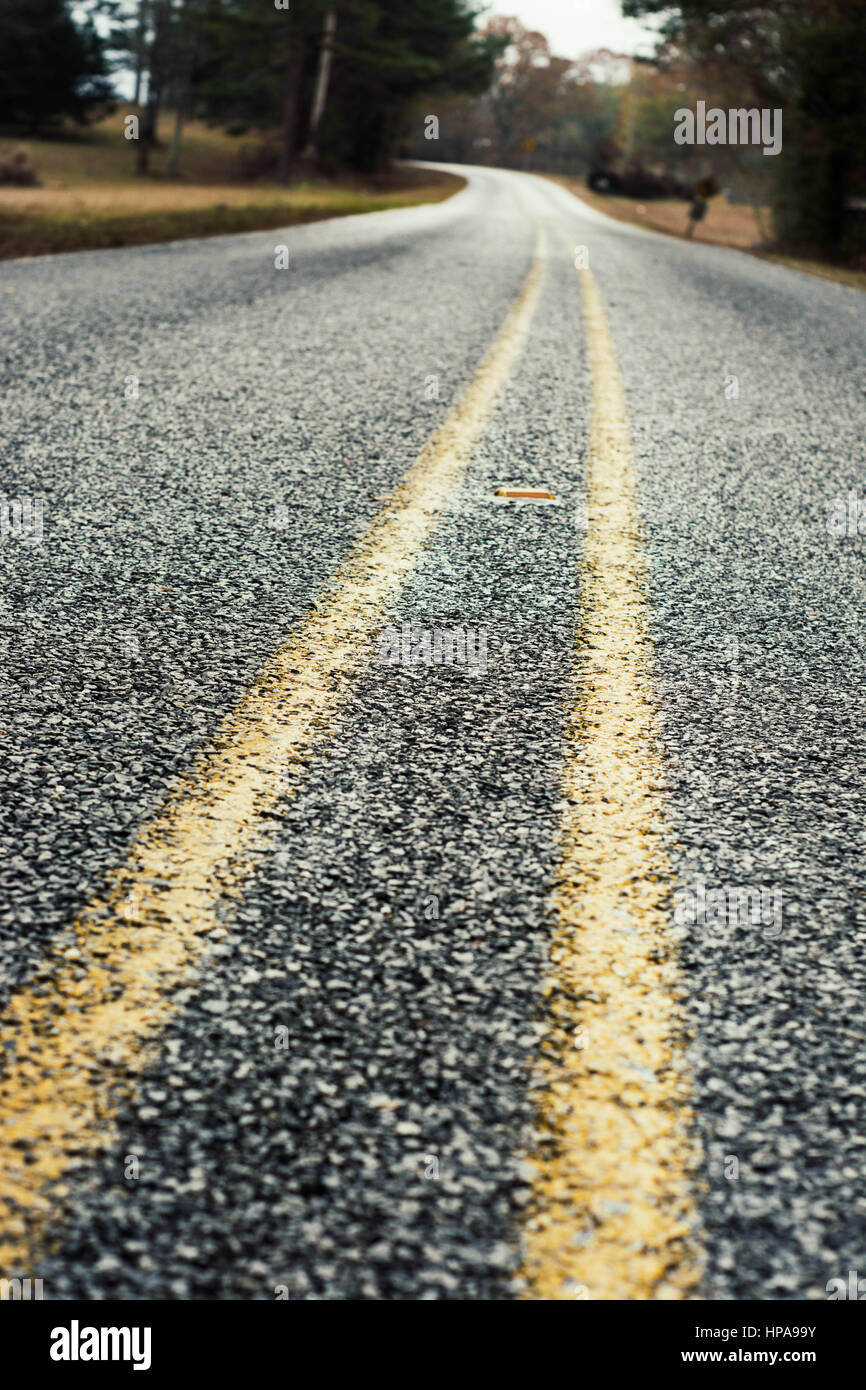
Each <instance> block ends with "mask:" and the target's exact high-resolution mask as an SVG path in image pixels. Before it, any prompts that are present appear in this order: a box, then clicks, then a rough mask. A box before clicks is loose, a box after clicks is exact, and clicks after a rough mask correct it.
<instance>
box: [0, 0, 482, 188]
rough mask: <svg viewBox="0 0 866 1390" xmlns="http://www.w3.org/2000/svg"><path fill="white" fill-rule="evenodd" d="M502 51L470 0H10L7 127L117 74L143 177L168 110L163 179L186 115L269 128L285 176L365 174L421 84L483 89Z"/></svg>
mask: <svg viewBox="0 0 866 1390" xmlns="http://www.w3.org/2000/svg"><path fill="white" fill-rule="evenodd" d="M73 10H74V13H75V17H73ZM496 52H497V45H496V43H495V41H493V40H492V39H491V37H490V36H485V35H482V34H479V33H478V31H477V30H476V26H475V13H474V11H473V10H472V9H471V8H470V7H469V5H468V4H467V3H465V0H339V3H338V4H335V3H332V2H331V0H303V2H302V3H300V0H294V2H293V3H290V0H79V3H77V4H75V5H74V6H73V0H3V4H2V6H0V124H2V125H5V126H16V127H22V128H24V129H27V130H31V131H40V130H44V129H45V128H46V127H47V126H49V125H51V123H52V122H57V121H59V120H61V119H62V118H64V117H72V118H73V119H76V120H83V119H85V118H86V115H87V112H88V110H94V109H96V108H98V107H99V105H100V103H105V102H107V101H109V100H110V99H111V97H112V81H111V75H112V72H116V71H117V70H118V69H124V70H126V72H127V73H130V74H132V75H133V77H132V80H133V81H134V87H135V90H134V93H133V98H134V101H135V103H136V104H140V106H141V117H140V130H139V132H138V140H137V146H136V152H137V159H138V167H139V170H140V172H141V173H146V172H147V171H148V168H149V164H150V157H151V154H152V151H153V148H154V145H155V142H156V141H157V139H158V138H160V118H161V116H163V115H164V114H165V113H166V112H167V111H168V110H169V109H170V111H171V116H172V122H173V124H172V132H171V137H170V139H171V150H170V159H169V172H175V171H176V170H177V168H178V165H179V151H180V142H181V137H182V130H183V124H184V121H185V120H187V119H189V118H190V117H191V116H195V117H196V118H198V119H203V120H206V121H210V122H214V123H215V124H219V125H221V126H223V127H224V128H227V129H229V130H231V131H233V132H235V133H238V134H240V133H242V132H243V131H244V130H246V129H255V130H268V131H273V132H275V133H276V135H275V139H274V141H273V145H272V149H273V165H274V167H273V169H270V170H267V172H272V173H275V174H276V176H277V177H278V178H280V179H282V180H285V181H288V180H289V179H290V178H291V177H292V175H293V172H294V171H295V169H296V165H297V164H298V162H299V161H301V160H303V159H304V158H305V157H307V158H308V159H315V160H316V161H317V162H318V164H319V165H320V166H322V167H325V168H327V167H328V166H334V167H342V168H348V169H353V170H358V171H360V172H365V173H369V172H373V171H375V170H379V169H381V168H383V167H384V166H385V165H386V164H387V162H388V161H389V159H390V157H391V155H392V154H393V153H394V150H395V148H396V146H397V144H398V142H399V140H400V137H401V135H402V134H403V131H404V129H405V122H406V117H407V112H408V111H409V109H410V108H411V106H412V103H413V101H414V100H415V98H416V97H417V96H418V94H419V92H421V91H423V92H425V93H427V94H429V96H430V97H431V98H435V97H436V96H437V95H441V94H444V93H446V92H480V91H482V90H483V89H484V88H485V87H486V86H487V84H488V83H489V81H490V78H491V75H492V70H493V60H494V58H495V55H496ZM262 172H266V170H265V169H263V170H262Z"/></svg>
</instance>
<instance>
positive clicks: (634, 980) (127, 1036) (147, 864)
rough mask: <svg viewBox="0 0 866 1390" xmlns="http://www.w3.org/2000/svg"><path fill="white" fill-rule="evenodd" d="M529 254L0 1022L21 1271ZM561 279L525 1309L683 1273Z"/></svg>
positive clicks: (246, 837) (653, 936)
mask: <svg viewBox="0 0 866 1390" xmlns="http://www.w3.org/2000/svg"><path fill="white" fill-rule="evenodd" d="M543 260H544V251H543V247H542V245H541V244H539V248H538V250H537V252H536V256H535V259H534V261H533V264H532V267H531V270H530V272H529V276H528V279H527V281H526V283H525V285H524V287H523V289H522V291H521V293H520V295H519V296H518V298H517V300H516V301H515V303H514V305H513V307H512V309H511V311H510V313H509V315H508V317H507V319H506V321H505V323H504V325H503V327H502V329H501V331H500V333H499V335H498V337H497V339H496V342H495V343H494V345H493V347H492V348H491V350H490V352H489V353H488V354H487V356H486V357H485V358H484V360H483V361H482V363H481V365H480V367H479V369H478V371H477V372H476V375H475V377H474V379H473V381H472V383H471V385H470V386H469V388H468V390H467V391H466V393H465V395H464V396H463V398H462V399H461V401H460V402H459V403H458V405H457V406H456V407H455V408H454V410H453V411H452V412H451V414H450V415H449V416H448V418H447V419H446V421H445V422H444V424H443V425H442V427H441V428H440V429H439V430H438V431H437V432H436V434H435V435H434V436H433V438H432V439H431V440H430V442H429V443H428V445H427V446H426V448H425V449H424V450H423V451H422V453H421V455H420V456H419V458H418V459H417V461H416V462H415V464H414V465H413V466H412V468H411V469H410V470H409V472H408V473H407V474H406V476H405V478H404V480H403V482H402V483H401V485H400V486H399V488H398V489H397V491H396V493H395V494H394V496H393V498H392V499H391V501H390V502H389V504H388V505H387V506H386V507H384V508H383V510H382V511H381V512H380V513H379V515H378V516H377V517H376V519H375V520H374V522H373V523H372V525H371V527H370V528H369V530H368V531H367V533H366V534H365V535H364V536H363V537H362V538H361V540H359V542H358V543H357V544H356V545H355V546H354V547H353V549H352V551H351V552H350V554H349V556H348V557H347V559H346V561H345V562H344V564H343V565H342V566H341V567H340V569H339V571H338V572H337V574H336V575H335V577H334V580H333V582H332V584H331V585H330V587H329V589H328V591H327V592H326V593H325V594H323V595H322V596H321V597H320V598H319V600H318V601H317V603H316V605H315V607H314V608H313V610H312V612H311V613H310V615H309V616H308V617H307V618H306V619H305V620H304V622H303V623H302V624H301V625H300V626H299V628H298V630H297V632H296V634H295V635H294V636H293V638H292V639H291V640H290V641H289V642H288V643H287V644H286V645H285V646H284V647H282V648H281V649H280V650H279V651H277V652H276V653H275V654H274V656H273V657H272V658H271V659H270V660H269V661H268V662H267V664H266V665H265V667H264V669H263V670H262V672H261V674H260V676H259V677H258V679H257V680H256V682H255V684H254V685H253V687H252V688H251V689H250V691H249V692H248V694H247V695H246V696H245V697H244V699H243V700H242V701H241V702H240V704H239V705H238V706H237V708H236V709H235V710H234V711H233V712H232V713H231V715H229V716H228V718H227V719H226V720H225V721H224V723H223V724H222V726H221V727H220V728H219V730H218V732H217V734H216V736H215V738H214V740H213V743H212V745H211V747H210V748H209V749H208V750H207V751H205V752H204V753H202V754H201V755H200V756H199V757H198V758H197V759H196V761H195V763H194V765H193V766H192V768H191V769H190V771H189V773H188V774H187V775H186V776H185V777H184V778H183V779H182V780H181V781H180V782H179V783H178V785H177V786H176V787H175V788H174V790H173V791H172V793H171V794H170V796H169V797H168V799H167V801H166V803H165V805H164V806H163V808H162V809H161V811H160V812H159V813H158V814H157V816H156V817H155V818H154V819H153V820H152V821H151V822H149V823H148V824H147V825H145V826H144V827H142V829H141V831H140V833H139V834H138V836H137V838H136V839H135V841H134V843H133V844H132V846H131V849H130V852H129V856H128V859H127V862H126V863H125V865H124V866H123V867H121V868H120V869H118V870H117V871H115V872H114V873H113V874H112V875H111V876H110V878H109V880H108V882H107V885H106V889H105V892H104V894H103V895H102V896H101V897H100V898H99V899H98V900H94V901H92V902H90V903H89V904H88V905H87V907H86V908H85V909H84V911H83V912H82V913H81V915H80V917H79V919H78V920H77V921H76V923H75V924H74V928H73V931H72V934H71V935H72V939H71V941H70V939H66V940H65V941H63V942H60V943H58V944H57V946H56V947H55V948H54V950H53V951H52V952H51V953H50V954H49V956H48V957H47V958H46V960H45V962H44V965H43V968H42V969H41V971H40V973H39V975H38V977H37V978H36V979H35V980H34V981H33V983H32V984H31V985H30V986H29V987H26V988H24V989H22V990H21V991H19V992H18V993H17V994H16V995H15V996H14V997H13V998H12V1000H11V1002H10V1004H9V1006H8V1008H7V1009H6V1011H5V1013H4V1015H3V1017H2V1019H0V1037H2V1040H3V1043H4V1045H5V1048H6V1051H7V1058H6V1064H5V1066H4V1068H3V1072H2V1076H0V1274H2V1275H4V1276H8V1275H9V1274H11V1273H13V1272H14V1271H15V1270H16V1269H18V1270H20V1271H21V1272H22V1273H27V1272H28V1271H29V1268H30V1266H31V1264H32V1262H33V1259H34V1256H35V1252H36V1251H37V1250H38V1248H39V1246H40V1244H41V1243H43V1242H44V1239H45V1235H46V1227H47V1226H48V1224H49V1223H50V1221H51V1220H52V1219H56V1218H57V1217H58V1215H59V1213H60V1212H61V1211H62V1207H63V1204H64V1201H65V1199H66V1197H67V1196H68V1190H67V1188H66V1186H65V1185H64V1183H63V1176H64V1172H65V1170H66V1168H67V1166H68V1164H69V1161H70V1159H71V1158H72V1157H73V1155H76V1154H80V1153H83V1152H90V1151H93V1150H95V1149H97V1148H99V1147H102V1146H108V1145H110V1144H112V1143H113V1142H114V1140H115V1132H114V1128H113V1117H114V1116H115V1114H116V1111H117V1108H118V1106H119V1105H120V1104H122V1103H123V1102H124V1101H125V1100H126V1099H128V1097H129V1096H130V1094H131V1093H132V1091H133V1089H134V1078H135V1076H136V1074H138V1073H140V1072H142V1071H143V1070H144V1069H145V1068H146V1067H147V1066H148V1065H149V1063H150V1061H151V1059H152V1058H153V1056H154V1055H155V1052H156V1049H157V1047H158V1042H159V1037H160V1034H161V1032H162V1030H163V1029H164V1027H165V1025H166V1023H167V1022H168V1019H169V1017H170V1015H171V1012H172V1007H173V1006H172V1004H171V1002H170V998H169V991H170V989H171V988H173V987H175V986H176V984H177V982H178V980H179V979H180V978H181V977H182V976H183V974H184V972H185V971H186V970H187V969H188V967H189V966H190V965H191V964H192V963H193V961H194V960H195V959H196V957H197V956H198V955H199V954H200V953H201V952H202V951H203V950H204V949H205V948H206V945H207V937H208V933H209V932H210V931H211V930H212V929H213V928H214V927H215V926H217V925H218V924H219V922H220V921H221V914H222V913H224V912H225V911H226V909H227V908H228V907H230V905H231V902H232V900H233V899H235V898H236V897H237V896H238V894H239V893H240V891H241V889H242V886H243V883H244V881H245V879H246V878H247V877H248V876H249V874H250V873H251V872H252V870H253V867H254V863H255V857H256V854H257V852H258V851H260V850H261V848H262V847H263V846H264V844H265V843H266V842H267V830H266V824H267V817H268V813H269V811H270V810H272V809H273V807H274V806H275V804H276V803H277V802H278V800H279V799H280V797H281V796H284V795H285V794H286V793H287V792H289V793H290V792H292V791H293V790H294V789H295V788H296V787H297V786H298V785H299V783H300V780H301V778H302V777H303V774H304V769H305V766H306V765H307V763H308V761H309V758H310V756H311V754H312V753H313V751H314V750H315V748H316V747H317V746H318V745H319V744H321V742H322V741H323V740H325V739H326V738H327V737H328V736H329V735H330V734H331V733H332V731H333V729H334V727H335V723H336V721H337V719H338V717H339V714H340V712H341V710H342V709H343V708H344V706H345V704H346V702H347V700H348V699H349V698H350V696H351V693H352V689H353V685H354V682H355V680H356V679H357V676H358V673H359V671H360V670H361V669H362V667H363V665H364V662H365V659H366V658H367V656H368V654H369V653H370V651H371V650H372V645H373V640H374V638H375V635H376V633H377V631H378V630H379V629H380V628H381V626H382V624H383V621H384V618H385V615H386V612H387V609H388V605H389V604H390V602H391V601H392V600H393V598H394V597H395V595H396V594H397V592H398V591H399V588H400V586H401V585H402V584H403V583H404V581H405V580H406V578H407V577H408V575H409V573H410V572H411V570H412V568H413V567H414V566H415V564H416V563H417V560H418V556H419V554H420V552H421V549H422V548H423V545H424V543H425V541H426V539H427V538H428V536H429V535H430V533H431V531H432V529H433V528H434V527H435V526H436V525H437V523H438V520H439V517H440V515H441V512H442V509H443V507H444V505H445V503H446V501H447V500H448V497H449V495H450V494H451V492H452V490H453V488H454V485H455V483H456V482H457V481H458V479H459V478H460V476H461V474H462V473H463V471H464V470H465V468H466V466H467V464H468V463H469V461H470V459H471V457H472V454H473V452H474V450H475V447H476V445H477V443H478V442H479V440H480V438H481V437H482V435H483V433H484V431H485V429H486V427H487V424H488V421H489V418H490V415H491V412H492V410H493V409H494V407H495V404H496V400H497V397H498V395H499V392H500V391H501V389H502V387H503V386H504V384H505V382H506V381H507V378H508V376H509V373H510V372H511V370H512V368H513V366H514V364H515V362H516V360H517V357H518V354H519V352H520V350H521V347H522V344H523V342H524V339H525V337H526V333H527V331H528V328H529V324H530V320H531V318H532V314H533V311H534V308H535V305H536V302H537V299H538V294H539V290H540V286H541V281H542V275H543ZM581 274H582V280H583V294H584V303H585V307H586V328H587V339H588V343H589V349H590V358H591V367H592V386H593V397H594V414H593V425H592V438H591V450H590V463H591V468H590V522H589V534H588V540H587V546H586V555H585V558H586V578H585V582H584V593H583V601H582V612H583V618H582V628H581V632H580V637H579V647H578V657H579V662H578V693H577V697H576V700H575V702H574V708H573V709H572V711H571V714H570V725H569V729H570V734H569V737H570V740H571V748H570V754H569V758H568V762H567V768H566V773H565V784H564V795H565V797H566V799H567V800H568V802H569V804H570V809H569V812H568V814H567V815H566V817H565V820H564V824H563V830H562V855H561V867H560V874H559V887H558V890H557V896H556V912H557V923H558V925H557V928H556V933H555V941H554V947H553V954H552V964H553V969H554V977H555V984H554V986H553V992H552V997H551V998H550V999H549V1000H548V1019H549V1022H550V1030H549V1033H548V1036H547V1037H546V1039H545V1042H544V1045H543V1054H542V1059H541V1063H540V1073H539V1080H540V1085H541V1096H540V1107H541V1108H540V1128H541V1130H542V1134H541V1136H540V1137H541V1139H542V1140H543V1143H542V1145H541V1147H542V1149H543V1150H544V1152H545V1153H546V1154H549V1157H545V1158H544V1159H543V1160H541V1161H539V1164H538V1178H537V1181H536V1183H535V1190H534V1203H533V1212H532V1216H531V1220H530V1223H529V1225H528V1228H527V1231H526V1233H525V1234H526V1265H525V1271H524V1287H525V1291H526V1295H527V1296H528V1297H533V1298H556V1299H558V1298H573V1297H576V1296H577V1297H580V1296H588V1297H591V1298H614V1297H621V1298H630V1297H631V1298H634V1297H636V1298H641V1297H665V1296H670V1297H681V1296H683V1294H684V1293H687V1292H688V1291H689V1289H690V1288H692V1286H693V1284H694V1281H695V1278H696V1268H697V1266H696V1263H695V1261H694V1258H693V1256H692V1254H691V1251H690V1248H689V1233H690V1231H691V1230H692V1229H693V1227H694V1214H693V1212H692V1209H691V1206H690V1200H689V1187H688V1181H687V1174H688V1168H689V1163H690V1153H689V1145H688V1137H687V1133H686V1129H685V1124H686V1117H685V1114H684V1107H683V1100H684V1096H683V1091H684V1080H683V1072H682V1068H681V1067H680V1065H679V1063H678V1062H677V1052H676V1048H675V1046H674V1038H675V1034H676V1030H677V1027H678V1020H677V1016H676V1011H675V1006H674V1004H673V997H674V992H675V983H676V982H675V975H674V968H673V965H672V963H671V953H670V940H669V936H668V923H667V915H666V912H665V902H664V898H665V893H666V892H667V891H668V887H669V880H670V871H669V868H668V865H667V862H666V860H665V855H664V845H663V841H662V838H661V833H660V827H661V825H662V823H663V814H664V808H663V799H662V788H661V776H660V763H659V750H658V746H657V737H656V731H655V710H654V707H653V702H652V695H651V678H650V672H649V653H648V646H647V639H646V633H645V598H644V591H643V581H642V575H641V566H640V547H639V542H638V538H637V522H636V511H635V502H634V476H633V465H632V460H631V453H630V443H629V439H628V426H627V418H626V413H625V403H624V399H623V395H622V387H621V383H620V381H619V374H618V370H617V367H616V359H615V354H614V349H613V345H612V343H611V341H610V336H609V333H608V330H607V325H606V321H605V317H604V311H603V308H602V306H601V302H600V299H599V297H598V292H597V289H596V287H595V283H594V281H593V280H592V277H591V276H590V274H589V272H587V271H584V272H582V273H581ZM585 782H586V783H587V784H588V787H589V790H588V791H587V790H586V789H585V785H584V783H585ZM579 1030H580V1031H579Z"/></svg>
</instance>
